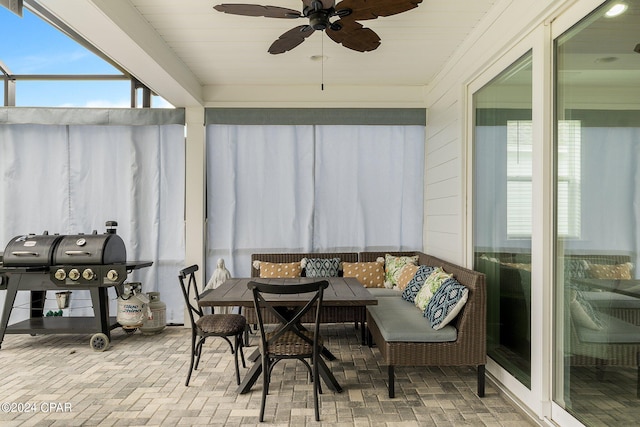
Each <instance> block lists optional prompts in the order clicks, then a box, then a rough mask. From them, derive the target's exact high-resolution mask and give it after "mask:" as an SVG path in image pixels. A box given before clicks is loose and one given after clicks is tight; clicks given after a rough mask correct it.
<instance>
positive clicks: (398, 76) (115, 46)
mask: <svg viewBox="0 0 640 427" xmlns="http://www.w3.org/2000/svg"><path fill="white" fill-rule="evenodd" d="M224 2H225V3H234V0H224ZM27 3H33V1H29V0H27ZM38 3H40V4H41V5H42V6H43V7H44V8H46V9H48V10H49V11H50V12H51V13H53V14H54V15H56V16H57V17H58V18H59V19H61V20H62V21H64V22H66V24H67V25H69V26H70V27H71V28H72V29H73V30H74V31H76V32H77V33H78V34H80V35H81V36H82V37H84V38H85V39H86V40H88V41H89V42H90V43H92V44H93V45H94V46H96V47H97V48H98V49H99V50H101V51H102V52H103V53H105V54H106V55H107V56H108V57H110V58H112V59H113V60H114V61H115V62H117V63H119V64H120V65H121V66H122V67H123V68H125V69H127V70H128V71H129V72H131V73H132V74H133V75H135V76H136V77H137V78H138V79H139V80H141V81H142V82H143V83H145V84H147V85H148V86H149V87H150V88H151V89H152V90H154V91H155V92H156V93H158V94H159V95H161V96H163V97H165V98H166V99H167V100H168V101H170V102H171V103H173V104H174V105H176V106H189V105H211V104H215V103H216V102H220V101H221V100H222V101H224V100H227V101H231V100H234V96H235V95H233V93H238V94H240V93H243V94H242V96H238V98H237V100H241V99H245V100H246V99H248V98H250V97H251V93H252V91H251V90H250V89H251V88H254V89H255V90H254V91H253V93H255V96H256V97H257V98H259V97H264V98H265V99H266V98H268V97H269V96H283V99H291V100H304V99H305V95H303V94H300V93H298V94H297V95H296V88H299V89H300V90H299V91H302V92H304V90H306V89H304V88H308V87H314V90H316V91H319V89H320V85H321V83H324V85H325V87H326V88H327V89H330V88H340V89H341V90H340V91H338V90H335V91H334V93H333V94H332V99H334V100H336V99H338V100H339V99H340V96H343V97H348V96H349V94H350V93H355V92H357V89H353V88H363V91H372V88H373V87H381V88H382V87H386V88H396V92H398V91H399V92H402V91H405V93H406V92H409V91H413V92H416V90H417V92H420V90H421V89H417V88H424V87H425V86H427V85H428V84H429V83H430V82H431V81H432V79H433V78H434V77H435V76H436V75H437V74H438V72H440V71H441V70H442V68H443V67H444V65H445V64H446V63H447V61H448V60H449V59H450V58H451V57H452V56H453V55H454V53H455V51H456V49H458V48H459V47H460V46H461V45H462V44H463V43H464V41H465V40H466V39H467V38H468V37H469V36H470V35H471V33H472V31H473V30H474V29H475V28H477V27H479V26H480V23H481V21H482V19H483V18H484V17H485V16H486V15H487V14H488V12H489V11H490V9H491V8H492V6H494V4H495V5H498V4H499V3H501V2H499V1H498V0H462V1H451V0H423V1H422V3H421V4H420V5H419V7H418V8H416V9H413V10H410V11H408V12H405V13H402V14H398V15H394V16H389V17H381V18H378V19H375V20H367V21H360V23H362V24H363V25H364V26H365V27H369V28H371V29H373V30H374V31H375V32H376V33H377V34H378V35H379V36H380V38H381V39H382V44H381V46H380V47H379V48H378V49H377V50H375V51H372V52H366V53H361V52H356V51H352V50H350V49H347V48H344V47H342V46H341V45H338V44H336V43H335V42H333V41H332V40H331V39H329V38H328V37H327V36H326V35H325V34H324V33H322V32H316V33H315V34H313V35H312V36H310V37H309V38H308V39H307V40H306V41H305V42H304V43H302V44H301V45H300V46H298V47H296V48H295V49H293V50H291V51H290V52H286V53H284V54H280V55H271V54H269V53H268V52H267V49H268V48H269V46H270V45H271V43H272V42H273V41H274V40H276V39H277V38H278V37H279V36H280V35H281V34H282V33H284V32H285V31H287V30H289V29H291V28H293V27H295V26H298V25H302V24H305V23H306V20H305V19H304V18H300V19H276V18H265V17H250V16H237V15H229V14H225V13H220V12H217V11H215V10H214V9H213V6H215V5H216V4H219V3H223V1H221V0H74V1H69V0H39V1H38ZM238 3H254V4H263V5H273V6H279V7H285V8H290V9H296V10H302V1H300V0H255V1H253V0H240V1H238ZM321 55H324V57H326V59H325V60H324V61H322V60H317V59H316V60H314V59H312V57H313V56H321ZM258 88H260V89H258ZM265 88H271V91H269V90H266V91H265ZM348 88H351V89H348ZM398 88H402V89H398ZM286 92H287V93H289V94H290V95H286V96H285V95H281V94H283V93H286ZM393 93H395V92H393V91H389V92H387V94H386V95H384V94H383V95H380V96H381V97H387V98H388V97H390V96H391V97H392V96H393ZM269 94H271V95H269ZM274 94H275V95H274ZM390 94H391V95H390ZM363 99H364V98H363Z"/></svg>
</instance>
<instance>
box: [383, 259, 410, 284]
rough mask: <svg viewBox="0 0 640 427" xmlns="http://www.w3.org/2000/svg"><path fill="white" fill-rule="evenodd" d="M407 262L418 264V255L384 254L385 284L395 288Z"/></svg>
mask: <svg viewBox="0 0 640 427" xmlns="http://www.w3.org/2000/svg"><path fill="white" fill-rule="evenodd" d="M407 264H413V265H418V255H415V256H393V255H389V254H386V255H385V256H384V286H385V287H386V288H393V287H394V286H396V285H397V284H398V279H399V278H400V273H401V272H402V268H403V267H404V266H405V265H407Z"/></svg>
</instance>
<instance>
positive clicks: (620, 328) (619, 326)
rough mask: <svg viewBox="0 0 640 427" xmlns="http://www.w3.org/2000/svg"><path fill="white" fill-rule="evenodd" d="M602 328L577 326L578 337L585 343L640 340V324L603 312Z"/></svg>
mask: <svg viewBox="0 0 640 427" xmlns="http://www.w3.org/2000/svg"><path fill="white" fill-rule="evenodd" d="M600 316H601V317H602V329H600V330H594V329H591V328H586V327H583V326H577V327H576V332H577V334H578V339H579V340H580V341H581V342H583V343H594V344H595V343H599V344H627V343H633V344H637V343H639V342H640V326H637V325H634V324H632V323H629V322H625V321H624V320H621V319H618V318H617V317H613V316H609V315H607V314H604V313H601V314H600Z"/></svg>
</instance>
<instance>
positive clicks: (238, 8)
mask: <svg viewBox="0 0 640 427" xmlns="http://www.w3.org/2000/svg"><path fill="white" fill-rule="evenodd" d="M213 8H214V9H215V10H217V11H218V12H224V13H230V14H232V15H245V16H265V17H267V18H300V17H301V16H302V15H301V14H300V12H299V11H297V10H293V9H287V8H285V7H278V6H261V5H259V4H219V5H217V6H214V7H213Z"/></svg>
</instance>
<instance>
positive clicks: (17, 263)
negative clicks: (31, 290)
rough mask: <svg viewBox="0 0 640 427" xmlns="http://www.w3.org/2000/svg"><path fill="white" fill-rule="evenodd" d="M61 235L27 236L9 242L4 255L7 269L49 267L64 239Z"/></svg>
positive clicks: (4, 263) (3, 260)
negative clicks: (59, 244) (59, 243)
mask: <svg viewBox="0 0 640 427" xmlns="http://www.w3.org/2000/svg"><path fill="white" fill-rule="evenodd" d="M62 237H63V236H60V235H49V234H48V233H47V232H46V231H45V232H44V233H43V234H38V235H37V234H27V235H22V236H16V237H14V238H13V239H11V240H10V241H9V243H8V244H7V247H6V248H5V251H4V255H3V259H2V262H3V265H4V266H5V267H32V266H48V265H51V263H52V262H53V254H54V251H55V248H56V246H57V244H58V242H60V240H61V239H62Z"/></svg>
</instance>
